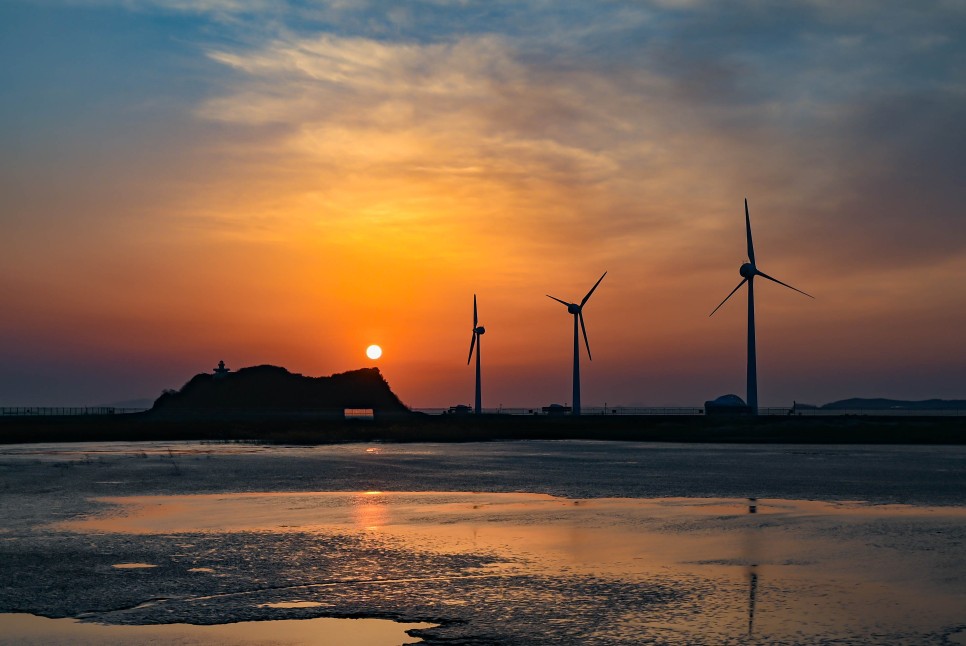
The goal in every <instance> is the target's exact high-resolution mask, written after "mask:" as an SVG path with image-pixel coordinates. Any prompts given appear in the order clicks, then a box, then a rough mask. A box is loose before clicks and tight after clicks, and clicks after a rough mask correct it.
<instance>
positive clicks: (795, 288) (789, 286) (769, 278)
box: [755, 269, 815, 298]
mask: <svg viewBox="0 0 966 646" xmlns="http://www.w3.org/2000/svg"><path fill="white" fill-rule="evenodd" d="M755 274H756V275H758V276H761V277H762V278H767V279H768V280H770V281H771V282H773V283H778V284H779V285H784V286H785V287H787V288H788V289H793V290H795V291H796V292H798V293H799V294H805V296H808V297H809V298H815V297H814V296H812V295H811V294H809V293H807V292H803V291H802V290H800V289H798V288H797V287H792V286H791V285H789V284H788V283H783V282H782V281H780V280H778V279H777V278H772V277H771V276H769V275H768V274H766V273H765V272H763V271H758V270H757V269H756V270H755Z"/></svg>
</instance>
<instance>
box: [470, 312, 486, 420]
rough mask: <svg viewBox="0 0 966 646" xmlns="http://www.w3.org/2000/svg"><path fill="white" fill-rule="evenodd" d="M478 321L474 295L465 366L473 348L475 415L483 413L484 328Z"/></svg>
mask: <svg viewBox="0 0 966 646" xmlns="http://www.w3.org/2000/svg"><path fill="white" fill-rule="evenodd" d="M479 323H480V319H479V317H478V316H477V314H476V294H473V339H472V340H471V341H470V356H469V357H468V358H467V359H466V365H470V361H472V359H473V348H476V411H475V412H476V414H477V415H479V414H480V413H482V412H483V396H482V391H481V390H480V347H481V346H482V345H483V340H482V339H480V337H481V336H483V334H484V333H486V328H484V327H483V326H482V325H480V324H479Z"/></svg>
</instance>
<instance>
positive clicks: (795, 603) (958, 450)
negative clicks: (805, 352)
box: [0, 441, 966, 646]
mask: <svg viewBox="0 0 966 646" xmlns="http://www.w3.org/2000/svg"><path fill="white" fill-rule="evenodd" d="M272 491H277V492H293V491H294V492H318V491H348V492H376V491H383V492H392V491H397V492H406V491H410V492H419V491H422V492H459V491H464V492H466V491H473V492H481V491H483V492H485V491H490V492H533V493H537V494H551V495H554V496H558V497H561V498H562V499H565V500H567V501H570V503H572V505H578V503H579V505H580V506H582V505H584V504H585V502H588V501H589V500H590V499H600V498H623V499H640V500H647V499H681V498H685V499H705V498H707V499H730V500H732V501H734V504H733V505H732V506H733V507H734V509H732V510H730V511H729V510H724V511H720V512H718V511H712V512H709V513H707V514H704V515H701V516H681V517H674V516H672V517H665V516H655V517H654V518H652V519H649V518H637V517H635V518H636V520H635V519H628V518H626V517H624V516H620V515H617V516H607V517H602V518H601V519H600V520H595V521H593V522H589V523H582V522H575V523H574V524H572V525H571V524H570V521H567V520H566V519H563V517H562V516H561V517H560V518H558V516H560V514H562V513H563V512H562V511H561V512H559V513H558V512H553V513H551V514H549V515H543V516H539V515H534V516H533V521H532V525H528V526H526V527H522V529H521V531H523V530H526V531H525V532H524V534H523V535H524V536H530V537H531V538H533V537H537V536H540V535H541V534H540V532H541V531H543V530H544V529H545V528H553V527H558V528H560V530H561V531H560V532H559V533H557V534H550V536H556V537H557V538H560V539H562V541H563V542H562V544H560V545H558V546H557V549H558V550H559V551H561V553H562V554H564V555H566V556H568V557H569V558H570V560H569V561H567V567H556V561H552V560H551V561H548V562H544V561H542V560H541V557H540V552H533V553H529V552H527V551H526V550H524V551H522V552H521V551H520V550H521V549H522V548H525V547H526V542H525V541H508V542H507V544H506V545H505V546H503V545H502V544H501V543H499V542H497V543H492V542H491V543H484V542H480V543H479V544H477V543H476V542H473V541H471V542H469V543H464V544H463V547H461V548H460V549H455V548H453V546H452V545H450V544H448V543H446V541H445V540H444V535H440V536H434V535H432V534H430V535H427V537H426V539H425V540H423V541H422V542H413V541H407V540H403V538H404V537H402V538H400V536H399V535H395V534H392V533H390V532H389V531H388V530H372V529H371V528H370V527H369V526H371V525H379V524H380V523H383V522H387V521H388V520H389V519H390V518H391V517H392V513H393V512H392V511H391V510H389V511H387V512H386V513H387V514H388V515H384V514H383V513H382V511H381V506H380V505H379V504H377V503H376V502H375V501H377V500H378V498H367V497H366V496H365V494H359V496H358V500H359V502H358V505H357V524H358V528H355V529H353V528H351V527H350V528H346V529H344V530H339V529H337V528H336V529H325V528H324V527H323V528H319V527H314V526H313V525H312V524H311V523H318V522H321V521H319V520H317V519H316V520H309V521H307V518H312V517H316V516H317V518H321V517H324V516H325V512H326V507H325V505H321V503H318V504H317V503H313V502H312V501H313V500H315V499H313V498H311V497H307V498H305V500H299V501H297V504H294V503H293V504H291V506H292V509H293V516H292V518H291V520H285V521H284V523H285V524H284V525H280V526H278V527H275V528H272V529H266V528H265V527H264V526H261V527H260V526H258V524H257V523H256V521H255V520H254V519H253V518H252V519H251V522H252V523H253V526H252V527H251V528H250V529H245V528H220V529H219V528H207V529H176V530H172V529H165V528H160V529H158V530H157V531H153V532H149V533H144V534H132V533H129V532H128V533H126V532H122V531H110V530H106V531H105V530H100V531H78V530H77V529H71V528H69V527H64V526H61V525H59V524H57V523H60V522H62V521H71V520H79V519H80V520H82V519H84V518H87V517H90V515H92V514H96V515H100V516H104V515H106V516H107V517H111V516H112V515H115V514H116V513H118V510H117V508H116V507H115V506H113V505H111V504H109V503H107V502H105V501H104V500H103V497H105V496H122V497H123V496H134V495H146V494H150V495H177V494H217V495H220V496H226V497H225V498H224V501H225V504H228V503H230V502H231V501H232V500H234V498H232V496H239V495H241V494H245V493H247V492H272ZM749 497H756V498H758V500H759V501H760V505H761V508H760V510H759V512H758V513H757V514H755V515H753V516H752V515H748V514H747V513H746V512H745V511H744V509H745V507H746V504H745V503H744V502H743V501H744V500H745V499H746V498H749ZM781 499H784V500H799V501H839V500H860V501H868V503H871V504H872V505H873V507H874V508H875V509H874V510H873V511H874V512H875V513H871V514H869V513H867V514H865V515H863V514H862V513H860V512H861V508H859V511H858V512H857V514H856V515H841V514H839V515H832V516H823V515H822V514H819V513H814V514H812V513H805V514H804V515H803V514H801V513H800V514H784V513H779V511H778V505H779V503H777V502H774V501H776V500H781ZM890 503H892V504H895V503H899V504H902V505H913V506H917V507H918V506H925V507H930V508H932V511H928V510H927V511H928V513H927V511H923V512H921V514H918V515H917V514H915V513H914V514H912V515H910V510H903V509H899V510H896V511H895V512H894V513H891V512H889V511H888V509H887V508H885V507H883V505H888V504H890ZM669 504H671V503H669ZM673 504H681V503H673ZM964 504H966V447H955V446H954V447H947V446H934V447H929V446H898V445H895V446H854V445H853V446H845V445H839V446H815V445H800V444H799V445H792V444H783V445H771V446H763V445H753V444H654V443H633V442H628V443H620V444H618V443H612V442H581V441H577V442H574V441H566V442H487V443H458V444H457V443H449V444H344V445H341V446H319V447H284V446H264V445H250V444H234V443H227V444H222V443H214V444H211V443H205V444H188V443H156V444H152V443H137V444H124V445H109V444H99V445H97V444H88V445H83V444H72V445H36V444H35V445H29V446H12V445H11V446H6V447H2V448H0V519H2V523H0V563H3V567H2V568H0V613H4V612H5V613H10V612H27V613H33V614H39V615H44V616H48V617H77V618H79V619H80V620H82V621H85V622H99V623H105V624H153V623H189V624H213V623H225V622H233V621H251V620H266V619H282V618H306V617H313V616H333V617H352V616H366V617H381V618H395V619H402V620H406V621H429V622H432V623H438V624H440V626H439V627H438V628H434V629H429V630H425V631H419V632H414V633H413V636H414V637H415V636H417V635H418V636H421V637H423V638H424V639H425V640H426V643H428V644H435V645H440V646H442V645H447V644H449V645H453V644H461V645H464V646H467V645H471V644H472V645H480V646H481V645H483V644H507V645H511V646H515V645H524V644H526V645H529V646H532V645H543V644H547V645H550V644H581V645H586V644H599V645H601V646H603V645H611V644H613V645H619V646H625V645H630V644H641V643H645V644H712V643H713V644H736V645H738V644H757V645H764V644H770V645H771V644H836V645H838V646H841V645H843V644H856V645H857V644H870V643H872V644H909V645H910V646H911V645H913V644H915V645H917V646H918V645H922V644H929V645H933V644H934V645H936V646H941V645H947V646H948V645H949V644H961V643H964V642H963V641H961V639H962V638H963V637H964V636H966V621H964V619H963V617H962V613H961V612H958V609H960V608H963V607H966V606H964V605H962V604H963V603H966V565H964V562H963V550H962V546H963V545H966V524H964V523H963V520H962V512H961V509H962V507H963V506H964ZM313 505H314V506H313ZM937 506H938V509H937ZM876 509H885V511H876ZM112 510H113V511H112ZM429 511H430V510H429V509H427V513H429ZM915 511H916V510H912V512H915ZM477 513H478V512H474V511H472V510H468V511H466V512H465V516H466V519H464V520H461V521H460V522H459V523H457V524H456V525H455V526H471V527H470V529H472V530H473V532H476V531H479V533H480V535H481V536H484V535H486V534H487V533H491V532H495V531H498V530H502V529H505V528H506V525H508V524H510V525H512V523H508V522H507V521H506V520H505V519H503V518H502V517H499V516H492V517H489V516H487V517H478V516H476V514H477ZM245 519H246V521H247V520H248V519H249V517H248V516H245ZM306 523H307V524H306ZM439 527H440V530H439V531H441V532H442V531H443V529H442V528H443V527H444V525H440V526H439ZM615 527H616V529H621V528H623V529H625V530H627V531H628V532H630V535H631V536H633V537H635V538H632V539H631V541H632V542H633V541H637V542H639V545H637V546H636V551H635V552H634V555H635V559H632V560H630V561H628V562H627V569H626V570H625V569H618V570H616V571H614V570H609V569H606V568H604V567H603V566H599V565H595V563H598V562H600V561H601V560H602V561H603V564H604V565H606V564H607V562H608V561H607V559H606V558H603V559H602V557H600V555H599V554H598V552H599V548H600V549H603V548H601V546H599V545H597V544H596V543H595V539H596V537H597V536H606V535H607V534H608V532H609V531H610V530H611V529H613V528H615ZM468 535H469V536H471V537H472V536H475V533H472V532H471V533H469V534H468ZM622 536H624V535H623V534H622ZM468 540H469V539H468ZM679 544H684V545H691V544H693V545H695V546H696V549H695V551H694V553H693V554H690V555H687V556H684V557H682V556H673V557H666V558H662V557H661V555H662V553H663V552H662V551H663V550H671V549H672V548H673V547H674V546H675V545H679ZM595 545H597V546H596V547H595ZM722 545H733V546H734V547H735V550H734V552H733V553H729V552H727V550H726V551H725V556H727V558H722V555H721V554H718V551H719V549H720V546H722ZM783 546H784V547H783ZM621 547H625V548H626V547H627V545H625V544H623V543H622V542H615V543H612V544H610V545H609V546H608V547H607V548H606V549H618V548H621ZM672 551H673V550H672ZM638 557H639V558H640V559H641V560H637V558H638ZM118 563H149V564H153V565H155V566H156V567H154V568H151V569H143V570H119V569H116V568H114V567H113V566H114V565H115V564H118ZM582 564H589V565H582ZM305 599H308V600H312V601H317V602H320V603H321V604H324V605H320V606H319V607H315V608H302V609H299V608H293V609H289V610H278V609H272V608H267V607H265V604H266V603H270V602H278V601H292V600H305ZM944 606H954V609H953V610H946V611H943V613H940V612H939V611H935V612H936V613H937V614H936V616H932V615H930V614H929V613H930V612H934V610H931V609H934V608H942V607H944ZM752 615H753V616H752ZM752 619H753V620H754V626H752V625H751V623H752ZM0 643H4V640H3V636H2V634H0Z"/></svg>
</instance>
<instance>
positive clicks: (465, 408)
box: [446, 404, 473, 415]
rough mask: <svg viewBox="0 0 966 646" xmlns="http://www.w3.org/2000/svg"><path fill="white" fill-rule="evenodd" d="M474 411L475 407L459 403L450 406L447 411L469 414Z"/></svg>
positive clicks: (451, 413)
mask: <svg viewBox="0 0 966 646" xmlns="http://www.w3.org/2000/svg"><path fill="white" fill-rule="evenodd" d="M472 412H473V409H472V408H471V407H469V406H467V405H466V404H457V405H456V406H450V407H449V409H448V410H447V411H446V414H447V415H469V414H470V413H472Z"/></svg>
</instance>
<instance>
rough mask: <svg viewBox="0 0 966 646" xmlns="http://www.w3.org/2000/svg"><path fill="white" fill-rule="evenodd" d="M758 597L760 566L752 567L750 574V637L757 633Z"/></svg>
mask: <svg viewBox="0 0 966 646" xmlns="http://www.w3.org/2000/svg"><path fill="white" fill-rule="evenodd" d="M757 595H758V565H757V564H756V565H752V566H751V568H750V572H749V573H748V636H749V637H751V636H752V634H753V633H754V632H755V597H756V596H757Z"/></svg>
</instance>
